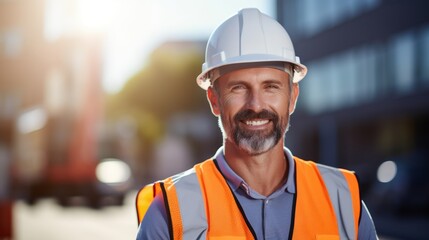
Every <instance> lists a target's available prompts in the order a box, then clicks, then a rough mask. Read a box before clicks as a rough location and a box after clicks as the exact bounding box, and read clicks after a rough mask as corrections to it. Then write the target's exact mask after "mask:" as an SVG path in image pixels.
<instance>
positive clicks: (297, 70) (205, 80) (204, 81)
mask: <svg viewBox="0 0 429 240" xmlns="http://www.w3.org/2000/svg"><path fill="white" fill-rule="evenodd" d="M265 62H266V63H269V62H282V63H290V64H291V65H292V66H293V69H294V77H293V80H292V81H293V82H294V83H298V82H299V81H301V80H302V79H303V78H304V77H305V75H306V74H307V67H306V66H305V65H303V64H301V63H300V62H299V58H298V57H297V58H296V59H295V61H293V60H290V61H289V60H286V59H284V58H280V57H278V56H267V55H265V54H252V55H247V56H245V57H244V56H239V57H237V59H234V58H230V59H228V61H225V62H223V63H220V64H217V65H216V66H213V67H210V68H206V69H204V68H205V65H206V64H203V71H202V72H201V73H200V74H199V75H198V77H197V79H196V81H197V84H198V86H200V87H201V88H202V89H204V90H207V89H208V88H209V87H210V86H211V85H212V84H213V81H215V80H216V79H214V80H212V79H210V78H209V73H210V71H212V70H214V69H216V68H220V67H223V66H227V65H233V64H248V63H265Z"/></svg>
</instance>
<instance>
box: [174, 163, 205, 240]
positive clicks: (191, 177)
mask: <svg viewBox="0 0 429 240" xmlns="http://www.w3.org/2000/svg"><path fill="white" fill-rule="evenodd" d="M171 180H172V182H173V184H174V187H175V188H176V189H180V191H176V192H177V200H178V204H179V206H180V217H181V221H182V226H183V229H186V231H183V239H206V232H207V229H208V227H207V217H206V211H205V207H204V201H203V194H202V192H201V188H200V185H199V181H198V178H197V175H196V174H195V169H190V170H188V171H186V172H183V173H181V174H178V175H175V176H173V177H172V178H171ZM171 198H172V197H169V201H170V200H171ZM172 221H173V223H174V222H175V221H176V222H177V221H180V220H177V219H176V220H174V219H172ZM175 235H176V234H175ZM175 239H177V238H175Z"/></svg>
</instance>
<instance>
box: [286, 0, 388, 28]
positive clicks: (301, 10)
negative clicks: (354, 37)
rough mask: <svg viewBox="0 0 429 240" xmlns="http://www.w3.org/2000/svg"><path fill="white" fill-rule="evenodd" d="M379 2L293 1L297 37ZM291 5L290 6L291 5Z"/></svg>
mask: <svg viewBox="0 0 429 240" xmlns="http://www.w3.org/2000/svg"><path fill="white" fill-rule="evenodd" d="M380 2H381V0H324V1H319V0H299V1H295V3H294V4H293V6H295V11H296V15H297V16H299V18H296V19H295V20H296V21H297V22H296V25H297V26H296V27H297V28H298V29H300V30H299V33H298V34H299V35H304V36H310V35H312V34H316V33H318V32H320V31H323V30H325V29H327V28H329V27H331V26H334V25H336V24H337V23H339V22H343V21H345V20H347V19H349V18H351V17H353V16H355V15H357V14H360V13H362V12H364V11H368V10H370V9H372V8H374V7H376V6H377V5H378V4H379V3H380ZM291 5H292V4H291Z"/></svg>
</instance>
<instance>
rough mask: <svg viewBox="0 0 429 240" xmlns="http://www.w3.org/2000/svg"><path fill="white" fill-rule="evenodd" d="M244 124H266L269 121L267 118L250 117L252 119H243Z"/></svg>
mask: <svg viewBox="0 0 429 240" xmlns="http://www.w3.org/2000/svg"><path fill="white" fill-rule="evenodd" d="M243 122H244V124H246V125H247V126H255V127H257V126H263V125H266V124H268V123H269V122H270V120H268V119H252V120H245V121H243Z"/></svg>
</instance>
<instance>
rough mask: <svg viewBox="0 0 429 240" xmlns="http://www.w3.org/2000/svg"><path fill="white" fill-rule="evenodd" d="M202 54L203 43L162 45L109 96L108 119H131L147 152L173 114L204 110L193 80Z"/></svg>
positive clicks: (202, 99) (203, 98) (205, 101)
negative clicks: (143, 65)
mask: <svg viewBox="0 0 429 240" xmlns="http://www.w3.org/2000/svg"><path fill="white" fill-rule="evenodd" d="M203 54H204V43H203V42H186V41H181V42H167V43H164V44H162V45H161V46H160V47H158V48H157V49H156V50H155V51H154V52H153V53H152V55H151V56H150V59H149V62H148V64H147V65H146V66H145V67H143V68H142V69H141V70H140V71H139V72H137V73H136V74H135V75H134V76H133V77H131V78H130V79H129V80H128V81H127V83H126V84H125V85H124V87H123V89H122V90H121V91H120V92H119V93H117V94H115V95H111V96H108V99H107V106H106V107H107V109H106V110H107V112H106V114H107V119H108V121H110V122H117V121H119V120H120V119H121V118H124V117H129V118H132V119H133V121H134V123H135V125H136V128H137V129H136V131H137V135H138V138H139V140H140V141H141V143H144V144H145V148H146V150H148V151H150V149H151V147H152V146H153V144H154V143H156V142H157V141H158V140H159V139H160V138H161V137H162V136H163V134H164V132H165V130H166V123H167V121H168V120H169V119H170V118H171V117H172V116H174V115H176V114H178V113H184V112H185V113H186V112H196V111H201V110H202V109H204V110H206V108H207V105H206V104H207V100H206V96H205V92H204V91H202V90H201V89H200V88H199V87H198V85H197V84H196V83H195V78H196V76H197V75H198V74H199V73H200V72H201V63H202V62H203ZM145 154H149V155H150V153H148V152H146V153H145Z"/></svg>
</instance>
